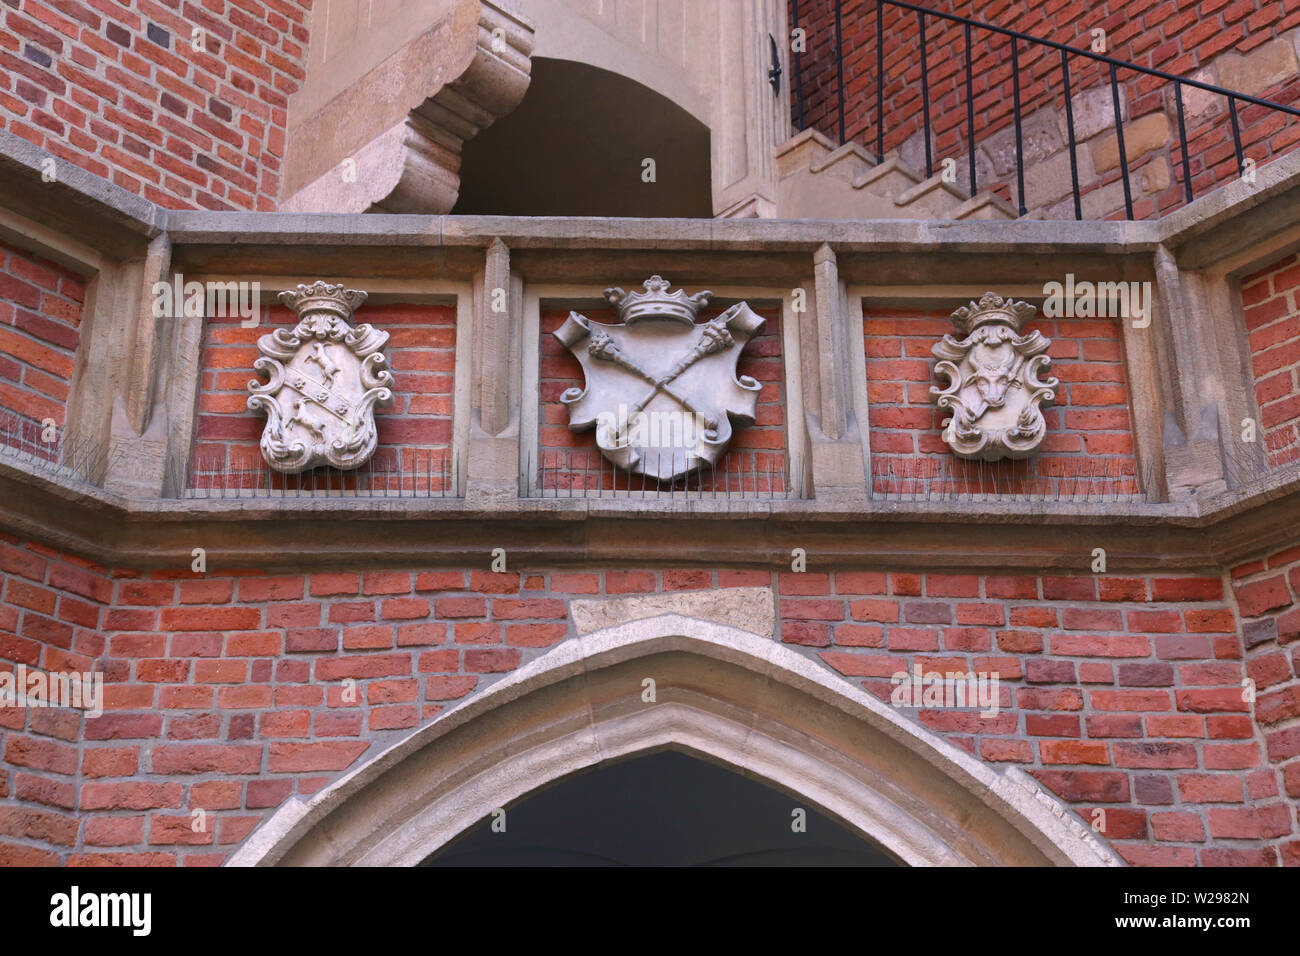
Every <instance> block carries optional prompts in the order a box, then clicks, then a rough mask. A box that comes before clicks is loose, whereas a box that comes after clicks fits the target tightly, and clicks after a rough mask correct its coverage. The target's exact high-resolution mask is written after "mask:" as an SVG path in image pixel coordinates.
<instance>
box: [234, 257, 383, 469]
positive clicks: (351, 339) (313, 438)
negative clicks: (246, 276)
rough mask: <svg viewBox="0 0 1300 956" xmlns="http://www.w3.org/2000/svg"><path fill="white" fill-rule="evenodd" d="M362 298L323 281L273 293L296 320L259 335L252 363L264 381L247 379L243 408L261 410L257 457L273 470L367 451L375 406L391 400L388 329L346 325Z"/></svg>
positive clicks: (354, 463) (372, 440)
mask: <svg viewBox="0 0 1300 956" xmlns="http://www.w3.org/2000/svg"><path fill="white" fill-rule="evenodd" d="M365 300H366V293H364V292H360V291H358V290H356V289H345V288H344V287H343V286H341V285H331V284H330V283H328V282H313V283H312V284H311V285H299V286H298V288H297V289H294V290H291V291H286V292H281V293H280V301H281V302H283V303H284V304H285V305H287V306H288V307H289V308H291V309H293V310H294V312H296V313H297V314H298V324H297V325H296V326H295V327H294V328H293V329H292V330H290V329H276V330H275V331H274V332H272V333H271V334H269V335H263V336H262V337H261V338H260V339H259V340H258V342H257V350H258V351H259V352H261V353H262V355H261V357H260V358H259V359H257V361H256V362H254V363H253V368H255V369H256V370H257V371H258V372H260V373H261V374H263V375H265V376H267V377H268V378H269V379H270V381H268V382H267V383H266V384H265V385H263V384H261V383H260V382H258V381H257V380H256V379H254V380H252V381H250V382H249V383H248V390H249V392H251V393H252V394H251V395H250V396H249V398H248V407H249V408H250V409H252V410H254V411H260V412H262V413H263V414H265V415H266V426H265V427H264V428H263V429H262V440H261V442H260V445H261V448H262V457H263V458H265V459H266V463H267V464H268V465H270V466H271V467H272V468H273V469H275V470H276V471H280V472H287V473H289V474H296V473H298V472H301V471H306V470H307V469H309V468H315V467H316V466H318V465H333V466H334V467H335V468H341V469H351V468H357V467H359V466H361V465H363V464H365V463H366V461H368V460H369V459H370V456H371V455H372V454H373V453H374V451H375V445H376V444H377V443H378V437H377V436H376V434H375V406H376V405H379V406H384V405H388V404H391V402H392V401H393V392H392V384H393V376H392V374H391V373H390V372H389V371H388V370H387V369H386V368H384V366H385V365H386V364H387V360H386V359H385V358H384V354H383V352H382V349H383V347H384V345H385V343H387V341H388V333H387V332H380V331H379V330H378V329H375V328H373V327H371V326H369V325H357V326H352V325H350V324H349V321H348V320H349V319H351V318H352V314H353V312H354V311H355V310H356V308H357V307H358V306H360V305H361V303H362V302H364V301H365Z"/></svg>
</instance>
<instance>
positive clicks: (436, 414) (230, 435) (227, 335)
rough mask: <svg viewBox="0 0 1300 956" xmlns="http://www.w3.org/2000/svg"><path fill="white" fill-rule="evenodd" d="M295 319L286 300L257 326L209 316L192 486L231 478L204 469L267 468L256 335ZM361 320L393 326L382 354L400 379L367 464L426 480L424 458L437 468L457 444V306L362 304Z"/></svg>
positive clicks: (381, 413) (380, 413) (379, 420)
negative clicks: (251, 405)
mask: <svg viewBox="0 0 1300 956" xmlns="http://www.w3.org/2000/svg"><path fill="white" fill-rule="evenodd" d="M296 321H297V318H296V316H295V315H294V313H293V312H291V311H290V310H288V309H286V308H283V307H280V306H275V307H273V308H271V309H269V310H267V311H266V313H265V315H264V317H263V321H262V322H261V324H260V325H258V326H257V327H256V328H251V329H245V328H243V327H242V326H241V324H240V318H239V316H237V315H236V316H230V317H220V318H212V319H208V320H206V324H205V326H204V332H203V359H202V365H201V369H202V371H201V373H200V374H201V380H200V396H199V418H198V428H197V431H196V435H197V438H196V443H195V447H194V455H193V457H192V459H191V468H190V483H191V486H192V487H203V486H205V485H207V486H212V485H215V484H217V483H220V482H224V481H226V479H225V478H222V477H220V476H215V477H205V476H204V475H202V474H200V472H206V473H207V474H208V475H209V476H210V475H212V473H213V472H214V471H217V472H220V471H223V470H229V471H233V470H250V471H252V472H257V471H259V470H261V469H262V453H261V450H260V449H259V448H258V444H257V443H258V441H259V440H260V439H261V437H262V427H263V425H264V424H265V422H266V418H265V416H263V415H262V414H261V413H260V412H253V411H250V410H249V409H248V404H247V402H248V383H249V381H250V380H257V381H263V380H262V379H260V378H259V377H258V375H257V373H256V372H254V371H253V362H255V361H256V360H257V358H258V355H259V353H258V351H257V340H258V339H259V338H261V337H262V336H263V335H267V334H269V333H270V332H272V331H273V330H274V329H275V328H277V327H280V326H283V327H287V328H292V327H293V325H294V324H295V323H296ZM355 321H356V322H368V323H370V324H371V325H374V326H375V327H376V328H378V329H381V330H382V331H385V332H387V333H388V334H389V339H388V344H387V345H386V346H385V348H384V354H385V355H387V356H388V368H389V369H390V370H391V371H392V373H393V381H394V386H393V395H394V401H393V404H392V405H391V406H389V407H388V408H380V409H376V414H375V423H376V428H377V430H378V433H379V448H378V450H376V452H375V454H374V457H373V459H372V461H373V465H372V466H369V467H370V468H371V469H373V470H374V471H376V472H379V471H384V470H390V469H391V470H397V471H401V472H402V473H403V474H404V475H405V476H407V477H406V478H404V479H403V480H406V481H407V482H408V484H409V483H410V481H412V480H414V478H413V477H412V476H415V475H418V476H419V483H420V486H421V487H424V485H425V484H426V471H425V469H426V466H428V465H430V463H431V464H432V467H433V468H434V470H435V474H436V473H437V471H438V469H439V468H440V467H442V466H443V465H444V463H445V459H446V455H447V453H448V450H449V449H450V447H451V427H452V423H451V419H452V392H453V390H454V372H455V362H456V310H455V307H453V306H442V305H372V306H364V307H363V308H362V309H361V311H360V312H358V313H357V317H356V319H355ZM249 480H255V479H253V478H252V477H250V479H249ZM276 480H277V482H280V481H281V478H280V477H278V476H277V478H276ZM393 480H394V481H396V480H397V479H393ZM440 480H441V479H439V478H437V477H435V478H434V479H433V484H434V485H435V486H437V485H438V483H439V481H440ZM278 486H279V485H278V484H277V487H278ZM394 487H396V485H394ZM435 490H439V489H438V488H437V487H435Z"/></svg>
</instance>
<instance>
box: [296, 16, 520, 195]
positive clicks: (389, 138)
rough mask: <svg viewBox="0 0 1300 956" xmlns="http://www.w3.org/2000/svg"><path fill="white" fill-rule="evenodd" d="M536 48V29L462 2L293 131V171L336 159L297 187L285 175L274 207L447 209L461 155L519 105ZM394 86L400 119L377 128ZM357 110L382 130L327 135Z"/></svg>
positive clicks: (455, 188) (456, 187)
mask: <svg viewBox="0 0 1300 956" xmlns="http://www.w3.org/2000/svg"><path fill="white" fill-rule="evenodd" d="M475 17H476V18H477V19H476V20H475V19H474V18H475ZM532 50H533V28H532V26H531V25H530V24H529V23H528V22H527V21H525V20H523V19H521V18H520V17H518V16H516V15H515V14H512V13H509V12H507V11H506V10H503V9H502V8H501V7H499V6H497V5H496V4H494V3H490V2H487V0H483V2H472V3H466V4H464V5H462V6H461V7H460V8H458V9H457V10H456V12H455V13H454V14H453V15H452V17H451V18H450V19H449V20H448V21H444V22H442V23H440V24H439V25H438V26H436V27H435V28H434V29H431V30H429V31H428V32H427V33H425V34H424V35H422V36H420V37H418V38H417V39H416V40H413V41H412V42H411V43H410V44H408V45H407V46H406V47H404V48H403V49H401V50H399V51H398V52H396V53H394V54H393V55H392V56H390V57H389V58H388V59H387V60H385V61H384V62H383V63H382V64H380V65H379V66H377V67H376V68H375V69H374V70H371V71H370V72H369V73H367V74H366V75H365V76H364V77H362V78H361V79H360V80H359V81H358V82H357V83H355V84H353V85H352V86H351V87H349V88H348V89H347V90H346V91H345V92H344V93H342V94H341V95H340V96H338V97H337V98H336V99H335V100H334V101H332V102H331V103H330V105H329V106H328V107H327V108H326V109H324V110H322V111H321V112H320V113H318V114H317V115H316V116H314V117H312V118H311V119H310V120H308V121H307V122H306V123H304V124H303V125H302V127H300V128H299V129H298V130H297V131H296V132H297V133H298V135H296V136H295V135H294V133H295V131H293V130H291V136H293V140H292V141H291V143H290V150H291V153H290V163H291V164H293V163H295V162H296V163H298V164H300V168H301V166H305V165H311V166H315V168H317V169H320V164H321V163H322V162H328V161H331V160H332V166H331V168H328V169H327V170H325V171H324V172H323V173H322V174H320V175H318V176H315V178H312V179H311V181H310V182H308V183H307V184H306V185H304V186H302V187H301V188H296V187H295V182H298V181H301V180H302V179H303V178H305V177H304V176H303V175H302V173H300V172H299V173H298V174H297V175H295V170H294V169H293V168H292V167H291V168H290V169H288V170H286V182H285V190H286V192H287V193H290V195H288V197H287V198H286V199H285V200H284V201H283V202H282V203H281V204H280V209H281V210H282V211H284V212H335V213H356V212H391V213H424V214H430V215H438V214H442V213H448V212H451V209H452V207H453V206H454V205H455V204H456V199H457V197H458V195H459V193H460V154H461V149H462V147H463V146H464V144H465V142H466V141H467V140H469V139H472V138H473V137H474V136H476V135H477V134H478V133H479V131H480V130H482V129H484V128H485V127H487V126H490V125H491V124H492V123H493V122H495V121H496V120H497V119H499V118H500V117H502V116H504V115H506V114H507V113H509V112H510V111H511V110H513V109H514V108H515V107H516V106H518V105H519V102H520V100H522V99H523V97H524V93H525V92H526V91H527V89H528V83H529V79H530V74H531V69H532V59H531V55H532ZM430 64H434V66H432V67H431V66H430ZM394 87H398V88H400V89H401V94H399V96H400V99H399V100H397V103H398V105H399V107H400V108H401V109H404V110H405V111H406V112H405V113H404V115H400V116H394V118H396V119H397V120H398V121H397V122H395V123H393V124H392V125H388V126H386V127H383V124H384V123H385V122H386V121H385V120H383V118H382V117H383V114H385V113H391V112H392V107H393V100H392V94H391V90H392V89H393V88H394ZM385 97H387V98H388V99H389V102H388V103H387V104H385V103H383V102H382V100H383V99H385ZM402 103H405V104H406V105H405V106H402V105H401V104H402ZM354 111H360V112H361V113H362V115H365V114H366V112H367V111H369V112H370V113H371V114H373V113H375V112H376V111H377V112H378V114H379V120H378V122H379V124H380V126H381V127H382V132H379V133H377V135H368V134H366V135H362V136H358V135H357V133H356V132H355V131H353V132H351V133H336V132H335V131H333V130H332V129H331V124H339V123H340V120H342V124H346V123H348V122H350V120H348V119H347V117H351V116H355V115H356V112H354ZM371 126H372V127H373V126H374V124H373V123H372V124H371ZM367 136H368V138H367ZM295 151H296V152H295ZM313 152H316V154H317V155H316V158H315V159H313V158H312V156H311V154H312V153H313ZM321 156H326V157H327V158H326V159H324V160H322V159H321V158H320V157H321Z"/></svg>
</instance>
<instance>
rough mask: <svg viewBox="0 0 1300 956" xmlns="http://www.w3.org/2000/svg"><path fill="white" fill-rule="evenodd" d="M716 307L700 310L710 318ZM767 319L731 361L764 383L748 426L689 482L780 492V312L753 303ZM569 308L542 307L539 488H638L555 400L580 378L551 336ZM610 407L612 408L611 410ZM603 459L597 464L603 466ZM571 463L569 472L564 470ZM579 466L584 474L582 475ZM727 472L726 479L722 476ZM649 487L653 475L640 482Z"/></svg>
mask: <svg viewBox="0 0 1300 956" xmlns="http://www.w3.org/2000/svg"><path fill="white" fill-rule="evenodd" d="M718 311H719V310H710V311H706V312H705V313H703V315H702V319H703V318H712V317H713V316H715V315H717V314H718ZM755 311H756V312H757V313H758V314H759V315H761V316H762V317H763V319H764V320H765V323H764V325H763V330H762V332H760V333H759V334H758V335H756V336H754V338H752V339H750V340H749V342H748V343H747V344H746V345H745V350H744V351H743V352H742V353H741V355H740V360H739V361H738V362H737V364H736V374H737V375H748V376H750V377H751V378H753V379H756V380H757V381H758V382H759V383H760V384H761V385H762V391H760V392H759V395H758V408H757V411H756V413H755V417H754V424H753V425H751V426H746V427H744V428H740V429H737V430H736V431H735V432H734V437H733V438H732V441H731V446H730V448H729V449H728V451H727V453H726V454H725V455H724V456H723V457H722V459H720V460H719V462H718V464H717V467H716V468H715V469H714V472H713V475H712V476H706V477H692V478H691V479H690V482H689V484H690V488H691V489H692V490H694V489H695V488H696V487H697V486H700V487H703V488H705V489H710V488H712V487H713V485H712V482H716V483H717V487H718V489H719V490H722V489H725V488H728V487H729V488H731V489H732V490H733V491H737V492H738V491H740V490H742V489H743V490H745V491H747V492H754V491H757V492H759V493H764V494H765V493H768V492H778V493H781V492H784V491H785V490H786V484H787V481H788V473H789V464H788V461H787V456H786V434H785V373H784V371H783V366H782V357H781V313H780V310H779V309H756V310H755ZM568 315H569V313H568V311H567V310H543V312H542V315H541V330H542V332H541V334H542V341H541V371H540V386H541V402H542V411H543V415H544V418H543V420H542V421H541V422H540V423H539V428H540V435H539V442H538V448H539V451H540V455H541V461H542V464H543V466H544V467H543V474H542V486H543V488H544V489H548V490H559V491H560V493H561V494H564V493H566V492H568V491H574V492H575V493H576V492H577V491H580V490H581V489H583V488H584V487H585V488H586V489H589V490H595V489H602V490H610V489H612V488H620V489H621V488H627V487H629V482H630V487H631V488H633V489H641V488H642V481H641V479H640V477H639V476H629V475H627V474H624V473H622V472H617V473H616V472H614V471H612V470H611V466H610V464H609V463H608V462H605V460H604V459H603V458H602V457H601V455H600V451H599V450H598V449H597V448H596V432H595V429H592V430H590V431H586V432H571V431H570V430H569V410H568V409H567V408H565V407H564V406H563V405H562V404H560V396H561V395H562V394H563V393H564V391H565V389H568V388H572V387H581V386H582V385H583V383H584V380H583V374H582V366H581V365H580V364H579V363H578V360H577V359H576V358H574V357H573V354H572V353H571V352H569V350H568V349H566V348H565V347H564V346H563V345H561V344H560V342H559V340H557V339H556V338H555V336H554V335H553V334H552V333H553V332H554V331H555V330H556V329H558V328H559V327H560V326H561V325H563V324H564V320H565V319H566V318H567V317H568ZM583 315H586V316H587V317H588V318H590V319H592V320H593V321H595V322H603V323H615V322H617V321H618V316H617V314H616V313H615V312H614V311H613V310H595V311H592V310H590V309H589V310H586V311H584V312H583ZM610 411H611V413H612V412H614V411H615V409H613V408H611V409H610ZM602 462H603V465H602ZM570 467H572V471H571V472H570V471H569V470H568V469H569V468H570ZM584 468H585V469H586V470H587V472H588V473H587V474H585V475H584V474H583V473H582V472H583V470H584ZM728 474H730V476H731V477H727V475H728ZM646 488H647V489H648V490H651V491H653V490H654V480H653V479H650V480H649V484H648V485H646Z"/></svg>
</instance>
